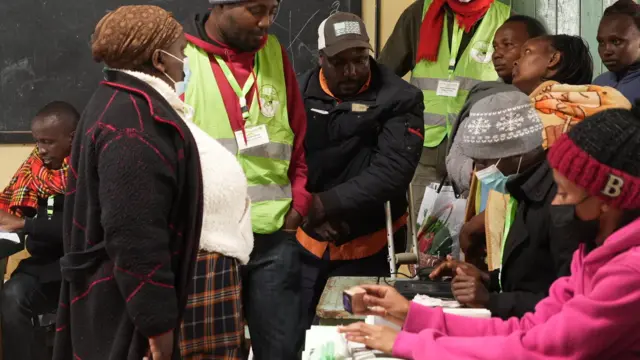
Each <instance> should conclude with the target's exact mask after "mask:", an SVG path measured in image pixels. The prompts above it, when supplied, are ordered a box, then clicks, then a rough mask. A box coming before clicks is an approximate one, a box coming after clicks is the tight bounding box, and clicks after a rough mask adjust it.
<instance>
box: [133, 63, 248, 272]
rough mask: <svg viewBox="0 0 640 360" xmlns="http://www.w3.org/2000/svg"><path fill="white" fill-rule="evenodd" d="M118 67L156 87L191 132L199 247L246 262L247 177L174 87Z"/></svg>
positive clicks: (231, 155) (155, 78)
mask: <svg viewBox="0 0 640 360" xmlns="http://www.w3.org/2000/svg"><path fill="white" fill-rule="evenodd" d="M121 71H122V72H125V73H127V74H129V75H131V76H135V77H136V78H138V79H140V80H142V81H144V82H146V83H147V84H149V85H150V86H151V87H153V88H154V89H155V90H156V91H158V92H159V93H160V95H162V96H163V97H164V98H165V99H166V100H167V102H168V103H169V104H170V105H171V106H172V107H173V108H174V109H175V110H176V111H177V112H178V114H180V116H182V118H183V119H184V121H185V123H186V124H187V126H188V127H189V129H190V130H191V133H192V134H193V137H194V139H195V141H196V145H197V147H198V153H199V154H200V164H201V167H202V182H203V194H204V208H203V210H204V213H203V217H202V235H201V237H200V249H201V250H205V251H208V252H216V253H220V254H223V255H225V256H229V257H233V258H236V259H238V260H239V261H240V262H241V263H242V264H246V263H247V262H248V261H249V254H251V250H252V249H253V231H252V229H251V213H250V209H251V200H250V199H249V196H248V194H247V179H246V178H245V176H244V172H243V171H242V168H241V167H240V164H238V161H237V160H236V158H235V156H233V154H231V153H230V152H229V151H228V150H227V149H225V148H224V147H223V146H222V145H220V143H219V142H218V141H216V140H215V139H213V138H212V137H211V136H209V135H208V134H207V133H205V132H204V131H202V130H201V129H200V128H199V127H198V126H197V125H196V124H194V123H193V121H192V118H193V109H192V108H190V107H188V106H185V104H184V102H182V100H180V98H179V97H178V95H177V94H176V92H175V90H174V89H173V88H172V87H171V86H169V85H168V84H167V83H166V82H164V81H163V80H162V79H159V78H157V77H154V76H151V75H148V74H145V73H141V72H134V71H128V70H121Z"/></svg>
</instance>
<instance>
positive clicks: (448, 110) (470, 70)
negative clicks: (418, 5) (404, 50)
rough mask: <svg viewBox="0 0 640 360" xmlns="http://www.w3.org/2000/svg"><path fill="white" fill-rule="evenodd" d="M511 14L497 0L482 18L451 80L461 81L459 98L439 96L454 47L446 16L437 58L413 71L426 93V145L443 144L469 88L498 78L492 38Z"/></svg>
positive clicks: (455, 27) (427, 3)
mask: <svg viewBox="0 0 640 360" xmlns="http://www.w3.org/2000/svg"><path fill="white" fill-rule="evenodd" d="M431 3H432V0H425V2H424V6H423V9H422V16H423V18H424V15H425V14H426V13H427V10H428V9H429V6H430V5H431ZM510 15H511V8H510V7H509V6H508V5H505V4H502V3H500V2H498V1H496V2H494V3H493V5H491V8H490V9H489V11H487V13H486V14H485V16H484V17H483V19H482V22H481V23H480V25H479V26H478V28H477V29H476V32H475V34H474V35H473V38H471V41H470V42H469V45H468V46H467V48H466V49H465V50H464V52H463V53H462V56H460V60H459V61H458V62H457V63H456V67H455V70H454V71H453V76H452V79H455V80H457V81H460V88H459V90H458V96H456V97H446V96H437V95H436V90H437V88H438V81H439V80H440V79H448V78H449V60H450V58H451V49H450V47H449V29H448V19H447V17H445V21H444V25H443V31H442V36H441V37H440V47H439V48H438V61H437V62H430V61H420V62H419V63H418V64H416V66H415V68H414V69H413V71H412V73H411V83H412V84H413V85H415V86H417V87H418V88H420V89H421V90H422V92H423V94H424V105H425V113H424V125H425V136H424V146H425V147H436V146H438V145H440V143H441V142H442V141H443V140H444V139H445V138H446V137H447V136H448V134H450V132H451V122H452V120H453V119H455V117H457V116H458V113H459V112H460V110H461V109H462V106H463V105H464V103H465V100H466V98H467V95H468V94H469V90H471V89H472V88H473V87H474V86H475V85H477V84H479V83H481V82H484V81H492V80H496V79H498V74H497V73H496V71H495V69H494V68H493V63H492V62H491V56H492V54H493V46H492V44H493V37H494V35H495V32H496V31H497V30H498V28H499V27H500V26H501V25H502V24H503V23H504V22H505V21H506V20H507V19H508V18H509V16H510ZM454 19H455V17H454ZM458 30H459V27H458V23H457V20H456V22H455V23H454V25H453V31H458Z"/></svg>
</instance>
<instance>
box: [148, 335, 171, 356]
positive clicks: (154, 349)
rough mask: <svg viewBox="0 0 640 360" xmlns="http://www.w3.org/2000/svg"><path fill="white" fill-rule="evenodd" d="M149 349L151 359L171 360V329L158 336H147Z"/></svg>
mask: <svg viewBox="0 0 640 360" xmlns="http://www.w3.org/2000/svg"><path fill="white" fill-rule="evenodd" d="M149 350H150V352H151V359H153V360H171V359H172V358H173V351H174V349H173V330H171V331H169V332H168V333H164V334H162V335H160V336H156V337H152V338H149ZM151 359H149V360H151Z"/></svg>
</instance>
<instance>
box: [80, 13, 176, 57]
mask: <svg viewBox="0 0 640 360" xmlns="http://www.w3.org/2000/svg"><path fill="white" fill-rule="evenodd" d="M182 34H183V29H182V25H180V23H178V22H177V21H176V19H174V18H173V15H171V13H170V12H168V11H166V10H164V9H162V8H160V7H157V6H153V5H131V6H122V7H119V8H118V9H117V10H115V11H112V12H110V13H108V14H107V15H105V16H104V17H103V18H102V20H100V22H98V25H96V29H95V32H94V33H93V39H92V44H91V52H92V54H93V59H94V60H95V61H97V62H104V63H105V64H106V65H107V66H108V67H111V68H117V69H132V70H133V69H137V68H138V67H139V66H140V65H142V64H145V63H148V62H150V61H151V57H152V56H153V53H154V52H155V51H156V50H159V49H166V48H167V47H169V46H170V45H171V44H173V43H174V42H175V41H176V40H177V39H178V38H179V37H180V36H181V35H182Z"/></svg>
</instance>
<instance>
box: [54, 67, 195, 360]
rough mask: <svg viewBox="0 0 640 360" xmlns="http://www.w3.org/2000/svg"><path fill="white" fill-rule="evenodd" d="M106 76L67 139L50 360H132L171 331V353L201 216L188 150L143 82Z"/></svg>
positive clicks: (177, 124) (177, 122)
mask: <svg viewBox="0 0 640 360" xmlns="http://www.w3.org/2000/svg"><path fill="white" fill-rule="evenodd" d="M107 78H108V81H106V82H103V83H101V84H100V86H99V87H98V90H97V91H96V92H95V94H94V96H93V98H92V99H91V101H90V102H89V104H88V105H87V107H86V109H85V111H84V113H83V115H82V119H81V121H80V124H79V125H78V129H77V132H76V136H75V140H74V144H73V150H72V157H71V169H70V171H69V185H68V189H67V191H68V194H67V197H66V202H65V214H64V216H65V219H64V252H65V256H64V257H63V258H62V260H61V268H62V276H63V284H62V293H61V304H60V308H59V310H58V324H57V328H58V332H57V335H56V344H55V350H54V359H55V360H70V359H76V360H80V359H82V360H123V359H130V360H140V359H142V357H143V356H145V355H146V354H147V353H148V347H149V345H148V338H149V337H153V336H156V335H160V334H163V333H166V332H168V331H171V330H175V331H174V334H175V340H176V342H175V343H176V346H175V353H174V358H175V359H179V358H180V356H179V348H178V347H177V339H178V335H179V327H180V322H181V317H182V313H183V310H184V307H185V304H186V299H187V285H188V284H190V280H191V279H192V275H193V269H194V264H195V258H196V253H197V250H198V241H199V239H200V228H201V222H202V177H201V173H200V160H199V158H198V152H197V147H196V145H195V142H194V140H193V138H192V136H191V133H190V132H189V130H188V128H187V126H186V124H185V123H184V122H183V121H182V119H181V118H180V116H179V115H178V114H177V113H176V112H175V111H174V110H173V109H172V108H171V106H170V105H169V104H168V103H167V102H166V101H165V100H164V99H163V98H162V97H161V96H160V94H158V93H157V92H156V91H155V90H154V89H152V88H151V87H150V86H149V85H147V84H146V83H144V82H142V81H140V80H138V79H137V78H135V77H132V76H130V75H127V74H124V73H122V72H117V71H108V72H107Z"/></svg>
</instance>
